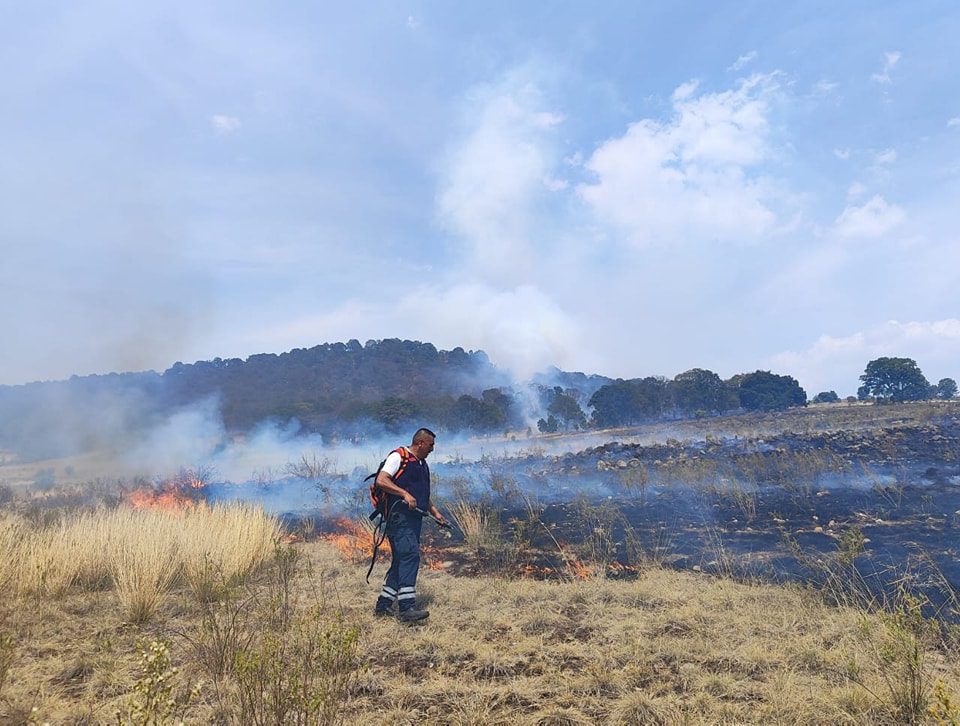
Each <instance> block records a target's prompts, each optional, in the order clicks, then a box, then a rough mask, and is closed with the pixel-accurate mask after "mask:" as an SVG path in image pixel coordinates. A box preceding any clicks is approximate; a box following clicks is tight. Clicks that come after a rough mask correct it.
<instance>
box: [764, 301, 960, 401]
mask: <svg viewBox="0 0 960 726" xmlns="http://www.w3.org/2000/svg"><path fill="white" fill-rule="evenodd" d="M880 356H894V357H905V358H913V359H914V360H916V361H917V364H918V365H919V366H920V368H921V370H923V372H924V373H925V374H926V376H927V379H928V380H929V381H930V382H931V383H936V382H937V381H938V380H939V379H940V378H942V377H945V376H951V377H956V376H957V374H958V371H957V370H956V365H957V361H958V360H960V320H958V319H956V318H948V319H945V320H936V321H914V322H907V323H900V322H897V321H896V320H891V321H888V322H885V323H882V324H880V325H876V326H874V327H872V328H868V329H866V330H862V331H858V332H856V333H852V334H850V335H847V336H843V337H836V338H835V337H832V336H829V335H824V336H821V337H820V338H819V339H818V340H817V341H816V342H814V344H813V345H811V346H810V347H809V348H807V349H806V350H802V351H798V352H793V351H787V352H784V353H779V354H777V355H775V356H772V357H771V358H769V359H768V360H767V361H766V362H765V364H766V365H768V366H769V367H770V368H772V369H775V370H780V371H783V372H786V373H789V374H790V375H792V376H794V377H795V378H797V379H798V380H799V381H800V384H801V385H802V386H804V388H806V390H807V394H808V395H810V396H814V395H816V394H817V393H818V392H820V391H822V390H829V389H833V390H836V391H837V392H838V393H841V395H847V394H853V393H855V392H856V389H857V388H858V387H859V385H860V382H859V377H860V375H861V374H862V373H863V370H864V368H866V365H867V363H868V362H869V361H871V360H873V359H875V358H878V357H880Z"/></svg>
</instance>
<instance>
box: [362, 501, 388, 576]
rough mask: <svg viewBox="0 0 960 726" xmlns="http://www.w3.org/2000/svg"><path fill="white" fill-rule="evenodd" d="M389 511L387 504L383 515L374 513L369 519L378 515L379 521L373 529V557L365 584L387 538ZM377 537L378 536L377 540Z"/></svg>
mask: <svg viewBox="0 0 960 726" xmlns="http://www.w3.org/2000/svg"><path fill="white" fill-rule="evenodd" d="M391 509H392V507H391V506H390V505H389V504H387V511H386V512H385V513H381V512H374V513H373V514H371V515H370V519H374V518H375V517H376V516H377V515H378V514H379V515H380V521H379V522H377V526H376V527H374V528H373V556H372V557H371V558H370V567H369V568H368V569H367V578H366V579H367V584H369V583H370V573H371V572H373V566H374V565H375V564H377V552H378V551H379V550H380V545H382V544H383V540H385V539H386V538H387V520H388V519H389V518H390V510H391ZM377 535H380V537H379V539H378V538H377Z"/></svg>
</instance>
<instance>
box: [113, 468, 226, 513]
mask: <svg viewBox="0 0 960 726" xmlns="http://www.w3.org/2000/svg"><path fill="white" fill-rule="evenodd" d="M207 476H208V474H207V473H205V472H203V471H200V472H197V471H194V470H193V469H181V470H180V471H179V472H177V475H176V476H174V477H173V478H171V479H166V480H164V481H162V482H160V483H159V484H157V485H156V486H149V485H148V486H142V487H139V488H138V489H134V490H133V491H129V492H124V494H123V499H124V501H126V502H127V504H129V505H130V506H131V507H133V508H134V509H162V510H167V511H174V512H179V511H185V510H189V509H196V508H197V507H202V506H205V504H204V498H203V497H204V495H203V490H204V487H206V485H207Z"/></svg>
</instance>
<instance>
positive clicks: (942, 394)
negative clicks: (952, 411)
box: [937, 378, 957, 401]
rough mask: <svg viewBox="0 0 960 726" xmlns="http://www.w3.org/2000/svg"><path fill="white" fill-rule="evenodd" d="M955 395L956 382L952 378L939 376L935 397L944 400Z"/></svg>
mask: <svg viewBox="0 0 960 726" xmlns="http://www.w3.org/2000/svg"><path fill="white" fill-rule="evenodd" d="M956 395H957V382H956V381H955V380H953V379H952V378H941V379H940V381H939V383H937V398H940V399H943V400H944V401H946V400H948V399H951V398H955V397H956Z"/></svg>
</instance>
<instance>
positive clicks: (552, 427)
mask: <svg viewBox="0 0 960 726" xmlns="http://www.w3.org/2000/svg"><path fill="white" fill-rule="evenodd" d="M559 430H560V422H559V421H557V419H556V417H554V416H548V417H547V418H545V419H543V418H541V419H538V420H537V431H539V432H540V433H541V434H555V433H556V432H557V431H559Z"/></svg>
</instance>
